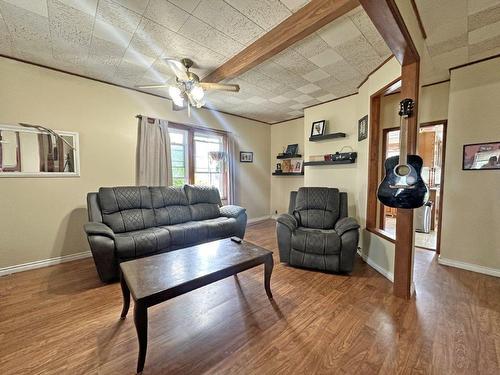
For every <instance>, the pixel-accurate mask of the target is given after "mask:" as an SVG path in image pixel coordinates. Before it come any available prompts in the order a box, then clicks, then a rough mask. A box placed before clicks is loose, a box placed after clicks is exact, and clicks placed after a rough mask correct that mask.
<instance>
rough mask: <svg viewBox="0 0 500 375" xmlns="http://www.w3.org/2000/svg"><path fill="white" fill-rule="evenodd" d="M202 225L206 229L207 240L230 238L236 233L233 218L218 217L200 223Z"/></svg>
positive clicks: (236, 225) (236, 227)
mask: <svg viewBox="0 0 500 375" xmlns="http://www.w3.org/2000/svg"><path fill="white" fill-rule="evenodd" d="M200 223H201V224H202V225H205V226H207V227H208V239H210V240H215V239H218V238H226V237H231V236H234V235H235V234H236V232H237V231H238V224H237V221H236V219H235V218H227V217H218V218H216V219H209V220H203V221H200Z"/></svg>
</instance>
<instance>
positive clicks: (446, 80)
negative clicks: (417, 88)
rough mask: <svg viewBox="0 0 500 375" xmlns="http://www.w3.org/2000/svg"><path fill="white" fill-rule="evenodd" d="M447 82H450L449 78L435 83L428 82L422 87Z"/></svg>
mask: <svg viewBox="0 0 500 375" xmlns="http://www.w3.org/2000/svg"><path fill="white" fill-rule="evenodd" d="M446 82H450V80H449V79H444V80H442V81H438V82H434V83H428V84H426V85H422V88H424V87H430V86H434V85H440V84H441V83H446Z"/></svg>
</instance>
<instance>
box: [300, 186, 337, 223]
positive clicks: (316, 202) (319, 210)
mask: <svg viewBox="0 0 500 375" xmlns="http://www.w3.org/2000/svg"><path fill="white" fill-rule="evenodd" d="M339 210H340V205H339V189H334V188H321V187H307V188H304V187H303V188H300V189H299V191H298V193H297V197H296V200H295V211H294V215H295V217H296V218H297V220H298V221H299V223H300V226H303V227H306V228H314V229H333V227H334V225H335V223H336V222H337V220H338V218H339Z"/></svg>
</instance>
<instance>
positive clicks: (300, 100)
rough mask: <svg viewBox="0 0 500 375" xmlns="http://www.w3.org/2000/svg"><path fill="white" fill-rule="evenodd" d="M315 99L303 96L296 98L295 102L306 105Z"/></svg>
mask: <svg viewBox="0 0 500 375" xmlns="http://www.w3.org/2000/svg"><path fill="white" fill-rule="evenodd" d="M313 99H314V98H313V97H312V96H310V95H307V94H302V95H299V96H297V97H296V98H293V100H295V101H297V102H299V103H305V102H308V101H309V100H313Z"/></svg>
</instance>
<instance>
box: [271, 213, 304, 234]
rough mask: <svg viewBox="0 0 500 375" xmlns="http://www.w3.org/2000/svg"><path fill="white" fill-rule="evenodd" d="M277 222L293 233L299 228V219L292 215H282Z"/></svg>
mask: <svg viewBox="0 0 500 375" xmlns="http://www.w3.org/2000/svg"><path fill="white" fill-rule="evenodd" d="M276 221H277V222H278V223H280V224H283V225H285V226H286V227H288V229H290V230H291V231H293V230H294V229H295V228H297V227H298V226H299V223H298V222H297V219H296V218H295V217H293V216H292V215H290V214H281V215H280V216H278V218H277V219H276Z"/></svg>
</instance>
